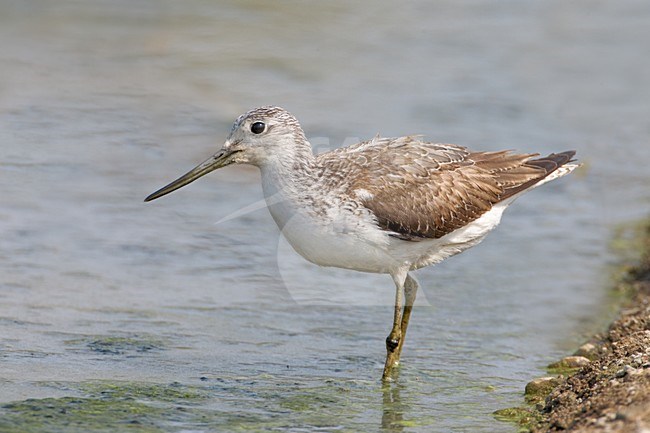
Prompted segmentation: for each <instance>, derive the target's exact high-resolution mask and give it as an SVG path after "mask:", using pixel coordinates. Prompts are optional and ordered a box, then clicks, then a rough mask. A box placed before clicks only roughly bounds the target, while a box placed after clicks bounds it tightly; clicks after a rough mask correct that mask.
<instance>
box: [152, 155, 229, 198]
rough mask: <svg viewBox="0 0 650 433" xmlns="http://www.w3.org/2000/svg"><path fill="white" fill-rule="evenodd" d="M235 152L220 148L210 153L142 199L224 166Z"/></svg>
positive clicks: (172, 188) (168, 190) (162, 193)
mask: <svg viewBox="0 0 650 433" xmlns="http://www.w3.org/2000/svg"><path fill="white" fill-rule="evenodd" d="M233 153H236V152H229V151H227V150H223V149H222V150H220V151H219V152H217V153H215V154H214V155H212V156H211V157H210V158H208V159H206V160H205V161H203V162H202V163H201V164H199V165H197V166H196V167H194V168H193V169H192V170H190V171H188V172H187V173H185V174H184V175H182V176H181V177H179V178H178V179H176V180H175V181H173V182H172V183H170V184H169V185H167V186H164V187H162V188H160V189H159V190H158V191H156V192H154V193H153V194H150V195H149V196H148V197H147V198H145V199H144V201H151V200H155V199H157V198H159V197H162V196H163V195H166V194H169V193H170V192H172V191H176V190H177V189H178V188H181V187H184V186H185V185H187V184H189V183H192V182H194V181H195V180H196V179H198V178H200V177H201V176H203V175H206V174H208V173H210V172H211V171H214V170H216V169H218V168H221V167H224V166H226V165H228V164H230V163H231V162H232V160H231V159H230V156H231V155H232V154H233Z"/></svg>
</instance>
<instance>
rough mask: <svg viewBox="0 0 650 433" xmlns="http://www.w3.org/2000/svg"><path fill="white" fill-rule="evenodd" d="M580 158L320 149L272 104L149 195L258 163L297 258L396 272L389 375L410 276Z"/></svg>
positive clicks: (396, 147)
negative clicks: (234, 166) (216, 172)
mask: <svg viewBox="0 0 650 433" xmlns="http://www.w3.org/2000/svg"><path fill="white" fill-rule="evenodd" d="M574 154H575V152H574V151H566V152H561V153H554V154H551V155H548V156H546V157H543V158H536V157H537V156H538V154H516V153H512V152H510V151H497V152H474V151H471V150H468V149H466V148H464V147H460V146H456V145H452V144H437V143H430V142H426V141H423V140H422V139H421V138H420V137H419V136H406V137H398V138H381V137H375V138H373V139H372V140H369V141H364V142H362V143H358V144H354V145H352V146H349V147H345V148H341V149H336V150H333V151H330V152H326V153H322V154H319V155H314V153H313V151H312V148H311V144H310V143H309V141H307V139H306V137H305V133H304V132H303V130H302V128H301V126H300V124H299V123H298V121H297V120H296V118H295V117H294V116H293V115H291V114H290V113H289V112H287V111H286V110H284V109H282V108H280V107H272V106H267V107H261V108H256V109H254V110H251V111H249V112H247V113H245V114H243V115H241V116H240V117H239V118H238V119H237V120H236V121H235V123H234V125H233V127H232V130H231V131H230V135H229V136H228V139H227V140H226V142H225V143H224V145H223V146H222V148H221V149H220V150H219V151H218V152H217V153H215V154H214V155H213V156H211V157H210V158H208V159H207V160H206V161H204V162H203V163H201V164H199V165H198V166H197V167H196V168H194V169H192V170H190V171H189V172H188V173H186V174H185V175H183V176H181V177H180V178H179V179H177V180H175V181H174V182H172V183H170V184H169V185H167V186H165V187H163V188H161V189H160V190H158V191H156V192H154V193H153V194H151V195H150V196H148V197H147V198H146V199H145V201H150V200H154V199H156V198H159V197H161V196H163V195H165V194H168V193H170V192H172V191H174V190H176V189H178V188H180V187H182V186H184V185H187V184H188V183H190V182H193V181H195V180H196V179H198V178H199V177H201V176H203V175H205V174H207V173H209V172H211V171H213V170H216V169H218V168H221V167H225V166H227V165H230V164H252V165H255V166H257V167H259V169H260V172H261V175H262V176H261V177H262V189H263V191H264V197H265V198H266V201H267V205H268V208H269V211H270V213H271V215H272V216H273V219H274V220H275V222H276V223H277V225H278V227H280V230H281V231H282V233H283V235H284V236H285V237H286V239H287V240H288V241H289V243H290V244H291V246H292V247H293V248H294V249H295V250H296V251H297V252H298V253H299V254H300V255H301V256H303V257H304V258H305V259H307V260H309V261H310V262H312V263H315V264H317V265H321V266H334V267H338V268H346V269H353V270H357V271H363V272H374V273H384V274H389V275H390V276H391V277H392V278H393V282H394V283H395V288H396V291H395V313H394V317H393V326H392V329H391V331H390V334H389V335H388V337H387V338H386V349H387V355H386V363H385V366H384V371H383V375H382V379H383V380H392V379H394V377H395V376H396V367H397V365H398V364H399V360H400V354H401V352H402V346H403V344H404V339H405V335H406V328H407V327H408V324H409V319H410V316H411V310H412V307H413V302H414V301H415V296H416V293H417V290H418V283H417V282H416V280H415V279H414V278H413V277H412V276H411V275H409V271H412V270H415V269H419V268H422V267H424V266H429V265H432V264H435V263H438V262H440V261H442V260H444V259H446V258H447V257H450V256H453V255H454V254H458V253H460V252H462V251H464V250H466V249H468V248H470V247H472V246H474V245H476V244H478V243H479V242H480V241H481V240H483V238H484V237H485V236H486V235H487V233H488V232H489V231H490V230H492V229H493V228H495V227H496V226H497V225H498V224H499V221H500V220H501V215H502V213H503V211H504V210H505V208H506V207H508V205H509V204H510V203H512V202H513V201H514V200H515V199H516V198H517V197H518V196H519V195H521V194H523V193H524V192H526V191H528V190H530V189H532V188H534V187H536V186H539V185H541V184H543V183H545V182H548V181H550V180H553V179H556V178H558V177H561V176H564V175H566V174H568V173H570V172H571V171H573V170H574V169H575V168H576V167H578V165H577V164H574V163H572V162H573V160H572V158H573V156H574Z"/></svg>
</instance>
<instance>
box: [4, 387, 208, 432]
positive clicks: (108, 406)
mask: <svg viewBox="0 0 650 433" xmlns="http://www.w3.org/2000/svg"><path fill="white" fill-rule="evenodd" d="M49 385H50V386H55V385H56V384H53V383H50V384H49ZM62 385H63V384H59V386H62ZM65 387H66V388H68V389H76V390H77V391H78V392H80V393H81V394H82V396H80V397H61V398H43V399H28V400H24V401H18V402H13V403H8V404H5V405H3V406H1V407H0V433H10V432H11V433H14V432H24V433H41V432H43V433H45V432H47V433H55V432H66V433H77V432H115V431H124V432H134V433H153V432H163V431H170V428H169V427H170V425H173V424H176V423H179V422H182V423H184V424H185V423H189V424H194V423H200V420H201V411H200V410H195V409H193V408H192V405H193V404H195V403H196V402H197V401H201V400H203V399H205V398H206V397H207V395H208V394H207V393H206V392H205V391H204V390H202V389H199V388H195V387H189V386H184V385H181V384H178V383H172V384H169V385H167V384H151V383H140V382H105V381H101V382H86V383H79V384H67V383H66V384H65Z"/></svg>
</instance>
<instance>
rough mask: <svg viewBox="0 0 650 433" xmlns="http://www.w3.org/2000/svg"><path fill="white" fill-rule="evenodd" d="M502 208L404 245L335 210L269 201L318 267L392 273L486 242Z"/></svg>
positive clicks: (289, 238)
mask: <svg viewBox="0 0 650 433" xmlns="http://www.w3.org/2000/svg"><path fill="white" fill-rule="evenodd" d="M508 204H510V202H508V203H499V204H498V205H496V206H495V207H494V208H493V209H492V210H490V211H489V212H486V213H485V214H484V215H483V216H481V217H480V218H478V219H477V220H475V221H473V222H471V223H470V224H468V225H467V226H465V227H463V228H460V229H458V230H455V231H454V232H452V233H450V234H448V235H446V236H443V237H442V238H439V239H425V240H420V241H404V240H401V239H398V238H395V237H391V236H389V235H388V234H387V232H385V231H382V230H380V229H379V228H378V227H377V226H376V225H375V224H374V222H373V221H372V220H371V219H369V218H368V219H366V218H363V217H360V216H358V215H354V214H351V213H346V212H344V211H340V210H339V209H338V208H334V209H335V210H334V211H329V212H328V213H326V214H322V215H315V214H313V213H310V210H309V209H307V208H296V207H294V206H293V205H292V204H290V203H288V202H287V201H283V202H275V203H271V202H269V210H270V212H271V215H272V216H273V219H274V220H275V221H276V223H277V225H278V227H280V230H281V232H282V234H283V236H284V237H285V238H286V239H287V241H288V242H289V244H291V246H292V247H293V249H294V250H296V252H298V254H300V255H301V256H302V257H304V258H305V259H306V260H309V261H310V262H312V263H315V264H317V265H320V266H332V267H337V268H345V269H354V270H357V271H363V272H373V273H389V272H390V271H391V270H395V269H398V268H403V267H407V268H408V269H418V268H421V267H424V266H428V265H431V264H435V263H438V262H440V261H442V260H444V259H446V258H448V257H450V256H453V255H455V254H458V253H460V252H462V251H464V250H466V249H468V248H470V247H472V246H474V245H476V244H478V243H479V242H480V241H482V240H483V238H484V237H485V236H486V235H487V233H488V232H490V231H491V230H492V229H493V228H494V227H496V226H497V225H498V224H499V222H500V220H501V215H502V214H503V211H504V210H505V208H506V207H507V206H508Z"/></svg>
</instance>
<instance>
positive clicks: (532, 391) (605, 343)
mask: <svg viewBox="0 0 650 433" xmlns="http://www.w3.org/2000/svg"><path fill="white" fill-rule="evenodd" d="M637 240H638V241H640V243H641V245H640V247H641V248H642V251H643V252H642V258H641V260H640V262H639V263H638V265H636V266H633V267H628V268H626V269H625V270H624V272H622V275H621V276H620V277H619V279H618V282H617V283H616V287H615V291H616V292H618V293H619V294H623V295H624V296H625V298H626V301H624V303H623V306H622V309H621V311H620V313H619V315H618V317H617V318H616V319H615V320H614V322H612V323H611V325H610V326H609V328H608V329H607V330H606V331H605V332H603V333H601V334H597V335H595V336H594V337H593V338H592V339H591V341H589V342H587V343H585V344H584V345H583V346H582V347H581V348H580V349H578V351H577V352H576V353H575V354H574V355H573V356H570V357H567V358H565V359H563V360H561V361H559V362H558V363H555V364H552V365H551V366H549V373H555V374H553V375H550V376H548V377H545V378H539V379H536V380H534V381H532V382H531V383H529V385H528V386H527V387H526V399H527V401H528V403H529V404H531V406H530V407H522V408H511V409H505V410H501V411H497V412H496V413H495V415H496V416H497V417H499V418H501V419H509V420H511V421H515V422H517V423H519V425H520V427H521V430H522V431H532V432H534V433H541V432H556V431H566V432H589V433H591V432H594V433H600V432H617V433H636V432H639V433H647V432H650V220H648V221H647V222H646V223H645V224H644V226H643V228H642V229H641V230H639V233H638V236H637Z"/></svg>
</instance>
